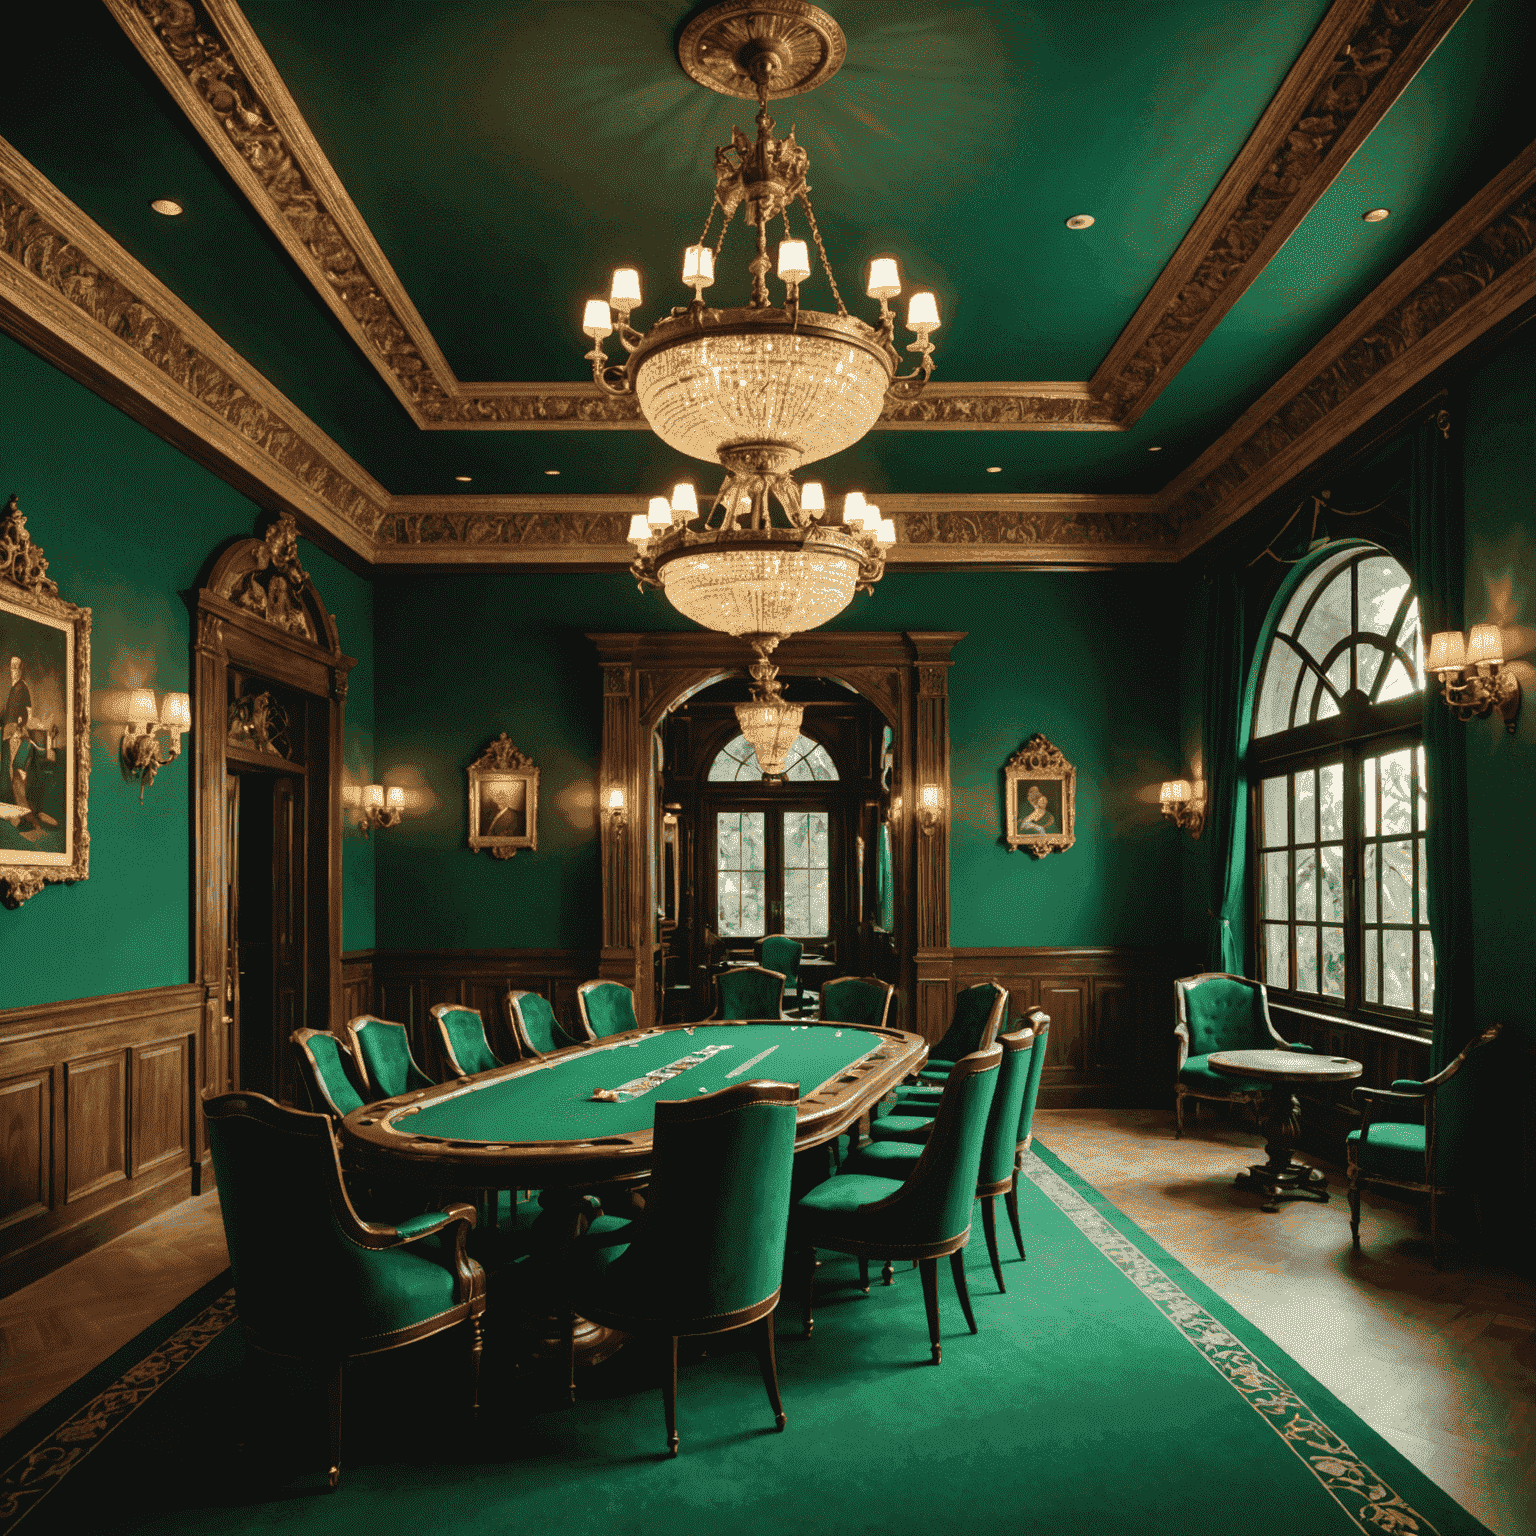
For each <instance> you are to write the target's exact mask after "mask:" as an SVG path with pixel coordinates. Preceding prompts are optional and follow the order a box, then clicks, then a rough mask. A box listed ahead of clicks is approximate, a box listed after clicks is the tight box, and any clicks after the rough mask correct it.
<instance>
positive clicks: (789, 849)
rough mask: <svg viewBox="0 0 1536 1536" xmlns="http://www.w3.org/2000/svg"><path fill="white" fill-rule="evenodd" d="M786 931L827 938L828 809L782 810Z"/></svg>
mask: <svg viewBox="0 0 1536 1536" xmlns="http://www.w3.org/2000/svg"><path fill="white" fill-rule="evenodd" d="M780 814H781V815H782V816H783V818H784V932H785V933H787V934H789V935H790V936H791V937H793V938H797V939H824V938H826V936H827V934H828V932H829V927H828V922H827V881H828V876H829V874H830V870H829V868H828V863H827V813H826V812H825V811H783V812H781V813H780Z"/></svg>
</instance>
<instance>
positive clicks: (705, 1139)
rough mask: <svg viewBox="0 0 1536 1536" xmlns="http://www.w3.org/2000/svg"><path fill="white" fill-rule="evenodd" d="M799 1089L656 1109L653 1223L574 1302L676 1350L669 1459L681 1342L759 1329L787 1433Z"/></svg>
mask: <svg viewBox="0 0 1536 1536" xmlns="http://www.w3.org/2000/svg"><path fill="white" fill-rule="evenodd" d="M799 1098H800V1090H799V1089H798V1088H797V1087H796V1086H795V1085H794V1084H793V1083H775V1082H767V1081H763V1080H757V1079H754V1080H751V1081H748V1082H745V1083H738V1084H736V1085H735V1086H734V1087H731V1088H722V1089H720V1090H719V1091H718V1092H716V1093H709V1094H704V1095H702V1096H700V1097H698V1098H692V1099H663V1100H661V1101H659V1102H658V1103H657V1105H656V1120H655V1127H656V1129H655V1142H654V1153H653V1158H652V1163H651V1183H650V1189H649V1192H648V1194H647V1197H646V1205H645V1215H644V1216H643V1218H642V1219H641V1220H640V1222H639V1223H638V1233H637V1235H636V1236H635V1238H634V1240H633V1241H632V1242H631V1243H630V1246H629V1248H628V1249H627V1250H626V1251H625V1252H624V1253H623V1254H622V1255H621V1256H620V1257H618V1258H617V1259H615V1260H614V1261H613V1262H612V1263H611V1264H609V1265H608V1266H607V1267H606V1268H605V1269H604V1270H602V1272H601V1274H600V1276H599V1277H598V1279H597V1280H596V1282H595V1283H593V1284H592V1285H591V1286H590V1287H589V1288H587V1289H585V1290H583V1291H581V1292H580V1293H579V1294H578V1298H577V1310H578V1311H579V1312H580V1314H581V1315H582V1316H583V1317H589V1318H591V1319H592V1320H593V1321H594V1322H597V1323H602V1324H604V1325H605V1326H606V1327H609V1328H617V1329H619V1330H621V1331H622V1332H624V1333H628V1334H653V1335H659V1336H660V1337H662V1338H665V1339H668V1340H669V1341H670V1343H671V1363H670V1366H669V1367H668V1368H667V1370H666V1371H665V1374H664V1375H663V1377H662V1399H663V1403H664V1406H665V1409H666V1418H667V1454H668V1455H670V1456H675V1455H676V1454H677V1448H678V1434H677V1341H678V1339H679V1338H680V1337H690V1336H697V1335H701V1334H702V1335H708V1334H716V1333H726V1332H729V1331H731V1330H733V1329H736V1328H747V1327H755V1330H756V1331H755V1342H756V1345H757V1357H758V1363H759V1365H760V1366H761V1369H762V1373H763V1384H764V1386H765V1387H767V1389H768V1401H769V1403H770V1405H771V1406H772V1408H773V1414H774V1420H775V1423H776V1425H777V1427H778V1428H779V1429H783V1428H784V1422H785V1419H784V1408H783V1404H782V1403H781V1402H780V1401H779V1385H778V1373H777V1369H776V1366H775V1362H774V1351H773V1313H774V1309H775V1308H776V1307H777V1306H778V1304H779V1287H780V1284H781V1282H782V1279H783V1272H784V1239H785V1232H786V1229H787V1227H788V1224H789V1197H790V1181H791V1178H792V1175H793V1169H794V1157H795V1105H796V1103H797V1102H798V1100H799Z"/></svg>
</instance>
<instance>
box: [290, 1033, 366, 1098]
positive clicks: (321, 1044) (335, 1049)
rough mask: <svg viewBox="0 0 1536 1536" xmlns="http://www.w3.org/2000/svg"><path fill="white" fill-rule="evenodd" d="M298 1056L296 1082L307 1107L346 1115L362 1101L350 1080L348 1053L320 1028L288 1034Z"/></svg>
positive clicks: (350, 1061) (350, 1053) (360, 1095)
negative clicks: (306, 1101)
mask: <svg viewBox="0 0 1536 1536" xmlns="http://www.w3.org/2000/svg"><path fill="white" fill-rule="evenodd" d="M288 1038H289V1040H290V1041H291V1042H292V1043H293V1049H294V1053H295V1054H296V1055H297V1056H298V1058H299V1081H300V1082H301V1083H303V1084H304V1092H305V1094H306V1095H307V1096H308V1098H309V1107H310V1108H311V1109H312V1110H314V1111H315V1113H316V1114H320V1115H336V1116H337V1117H338V1118H340V1117H342V1116H345V1115H350V1114H351V1113H352V1111H353V1110H354V1109H361V1108H362V1107H363V1105H364V1103H365V1102H366V1100H365V1099H364V1098H363V1096H362V1094H360V1093H359V1092H358V1091H357V1085H356V1084H355V1083H354V1082H353V1081H352V1073H353V1072H354V1071H355V1070H356V1066H355V1064H354V1063H353V1061H352V1052H351V1051H349V1050H348V1049H347V1048H346V1046H344V1045H343V1044H342V1043H341V1041H340V1040H338V1039H337V1038H336V1036H335V1035H328V1034H326V1033H325V1031H324V1030H321V1029H296V1030H294V1032H293V1033H292V1034H291V1035H290V1036H289V1037H288Z"/></svg>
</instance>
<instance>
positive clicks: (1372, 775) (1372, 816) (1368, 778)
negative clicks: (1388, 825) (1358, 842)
mask: <svg viewBox="0 0 1536 1536" xmlns="http://www.w3.org/2000/svg"><path fill="white" fill-rule="evenodd" d="M1361 793H1362V794H1363V796H1364V799H1365V835H1366V836H1367V837H1375V836H1376V759H1375V758H1374V757H1368V758H1366V760H1365V786H1364V788H1363V790H1362V791H1361Z"/></svg>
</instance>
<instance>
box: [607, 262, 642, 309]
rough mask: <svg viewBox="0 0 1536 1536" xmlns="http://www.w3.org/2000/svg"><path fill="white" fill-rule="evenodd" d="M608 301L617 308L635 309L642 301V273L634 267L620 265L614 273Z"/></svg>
mask: <svg viewBox="0 0 1536 1536" xmlns="http://www.w3.org/2000/svg"><path fill="white" fill-rule="evenodd" d="M608 302H609V303H610V304H611V305H612V306H613V307H614V308H615V309H633V308H634V307H635V306H636V305H637V304H639V302H640V274H639V273H638V272H637V271H635V269H634V268H633V267H620V268H619V269H618V270H617V271H616V272H615V273H614V274H613V287H612V288H610V289H609V290H608Z"/></svg>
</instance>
